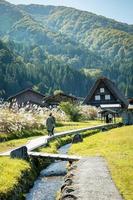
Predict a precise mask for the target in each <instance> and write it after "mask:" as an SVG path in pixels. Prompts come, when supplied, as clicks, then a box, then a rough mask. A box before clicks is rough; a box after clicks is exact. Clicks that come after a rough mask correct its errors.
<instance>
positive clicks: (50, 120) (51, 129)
mask: <svg viewBox="0 0 133 200" xmlns="http://www.w3.org/2000/svg"><path fill="white" fill-rule="evenodd" d="M46 128H47V131H48V135H49V136H52V135H54V128H55V117H54V116H53V115H52V113H50V114H49V117H48V118H47V120H46Z"/></svg>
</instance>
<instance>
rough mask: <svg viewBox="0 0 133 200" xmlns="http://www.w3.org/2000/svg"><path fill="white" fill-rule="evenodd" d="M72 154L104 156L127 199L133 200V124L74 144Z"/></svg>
mask: <svg viewBox="0 0 133 200" xmlns="http://www.w3.org/2000/svg"><path fill="white" fill-rule="evenodd" d="M69 153H70V154H75V155H76V154H77V155H81V156H103V157H104V158H105V159H106V160H107V163H108V167H109V170H110V173H111V175H112V178H113V180H114V181H115V183H116V185H117V187H118V189H119V191H120V193H121V194H122V196H123V197H124V199H125V200H133V126H125V127H121V128H115V129H112V130H109V131H106V132H102V133H98V134H96V135H92V136H90V137H88V138H85V139H84V142H83V143H80V144H79V143H78V144H74V145H72V147H71V149H70V151H69Z"/></svg>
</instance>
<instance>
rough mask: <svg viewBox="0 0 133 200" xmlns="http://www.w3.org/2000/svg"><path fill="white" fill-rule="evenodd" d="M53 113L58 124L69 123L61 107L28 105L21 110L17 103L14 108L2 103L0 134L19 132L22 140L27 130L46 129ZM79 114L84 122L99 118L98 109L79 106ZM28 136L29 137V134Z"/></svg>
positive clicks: (0, 104)
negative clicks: (47, 121)
mask: <svg viewBox="0 0 133 200" xmlns="http://www.w3.org/2000/svg"><path fill="white" fill-rule="evenodd" d="M73 106H74V105H73ZM75 107H76V106H75ZM74 111H75V109H74ZM51 112H52V114H53V116H54V117H55V118H56V121H57V122H63V121H69V118H68V116H67V115H66V114H65V112H64V111H63V110H61V107H53V108H46V107H43V108H41V107H39V106H37V105H31V104H27V105H26V106H22V107H21V108H19V106H18V105H17V104H16V103H15V102H14V103H13V104H12V106H11V105H10V103H7V102H0V133H3V134H4V133H6V134H8V135H9V134H10V133H12V134H14V133H15V134H16V132H17V134H19V136H18V137H19V138H20V137H24V133H23V132H24V131H25V130H30V131H31V130H33V129H37V130H38V129H40V130H41V129H44V128H45V121H46V119H47V117H48V116H49V114H50V113H51ZM78 113H79V114H80V116H82V119H83V120H89V119H94V118H96V116H97V109H96V108H94V107H91V106H78ZM22 135H23V136H22ZM27 136H29V133H28V132H27ZM1 137H2V136H1Z"/></svg>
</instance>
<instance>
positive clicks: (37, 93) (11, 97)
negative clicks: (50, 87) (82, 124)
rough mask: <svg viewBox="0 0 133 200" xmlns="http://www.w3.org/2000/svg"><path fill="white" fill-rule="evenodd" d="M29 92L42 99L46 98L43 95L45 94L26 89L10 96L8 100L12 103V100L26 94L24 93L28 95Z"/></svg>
mask: <svg viewBox="0 0 133 200" xmlns="http://www.w3.org/2000/svg"><path fill="white" fill-rule="evenodd" d="M27 92H32V93H34V94H36V95H39V96H41V97H42V98H44V97H45V95H43V94H41V93H39V92H36V91H34V90H32V89H31V88H27V89H25V90H21V91H20V92H18V93H16V94H15V95H12V96H10V97H9V98H8V100H9V101H11V100H12V99H15V98H17V97H18V96H19V95H21V94H24V93H27Z"/></svg>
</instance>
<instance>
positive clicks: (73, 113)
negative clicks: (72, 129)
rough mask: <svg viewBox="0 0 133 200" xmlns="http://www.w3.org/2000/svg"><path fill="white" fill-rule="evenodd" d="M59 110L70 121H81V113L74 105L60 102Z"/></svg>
mask: <svg viewBox="0 0 133 200" xmlns="http://www.w3.org/2000/svg"><path fill="white" fill-rule="evenodd" d="M60 108H61V110H63V111H64V112H65V113H66V115H67V116H68V117H69V119H70V120H71V121H74V122H78V121H79V120H80V119H81V113H80V110H79V108H78V106H77V105H76V104H73V103H70V102H61V103H60Z"/></svg>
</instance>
